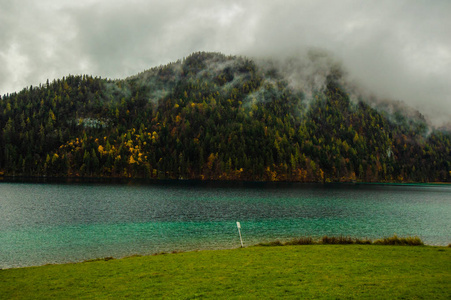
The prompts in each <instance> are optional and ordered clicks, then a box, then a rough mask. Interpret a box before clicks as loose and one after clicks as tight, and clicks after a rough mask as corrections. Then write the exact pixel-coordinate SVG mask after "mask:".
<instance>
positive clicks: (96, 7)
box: [0, 0, 451, 124]
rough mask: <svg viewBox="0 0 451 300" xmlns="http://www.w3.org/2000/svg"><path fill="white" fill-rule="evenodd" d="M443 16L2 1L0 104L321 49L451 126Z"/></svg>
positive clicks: (438, 4)
mask: <svg viewBox="0 0 451 300" xmlns="http://www.w3.org/2000/svg"><path fill="white" fill-rule="evenodd" d="M449 11H451V2H450V1H447V0H443V1H441V0H437V1H433V2H431V1H422V0H416V1H401V0H400V1H395V0H390V1H386V0H381V1H371V2H369V1H357V0H344V1H334V0H318V1H307V0H306V1H283V2H275V1H207V0H201V1H144V0H142V1H141V0H132V1H104V0H83V1H77V2H72V1H70V2H67V1H64V2H63V1H61V2H60V1H59V2H55V1H50V0H46V1H39V2H36V1H31V0H5V1H3V2H2V8H1V10H0V26H1V28H2V30H1V32H0V64H1V65H2V68H0V94H5V93H10V92H13V91H18V90H21V89H22V88H24V87H26V86H29V85H37V84H39V83H43V82H45V80H47V79H50V80H52V79H54V78H59V77H62V76H65V75H68V74H84V73H87V74H92V75H94V76H96V75H98V76H102V77H108V78H124V77H127V76H131V75H133V74H136V73H138V72H140V71H142V70H144V69H148V68H151V67H153V66H158V65H160V64H166V63H168V62H171V61H175V60H177V59H179V58H182V57H184V56H187V55H189V54H190V53H192V52H194V51H219V52H222V53H225V54H232V55H248V56H252V57H257V58H259V59H263V58H268V57H269V58H277V59H280V60H283V59H284V58H286V57H290V56H293V55H298V53H305V52H306V51H307V50H306V49H311V48H316V49H318V48H319V49H324V50H325V51H327V52H329V53H332V56H333V57H334V59H335V60H336V61H338V62H341V64H342V65H343V68H344V69H345V70H346V71H347V73H348V77H349V80H351V81H353V82H356V84H358V85H360V86H362V87H365V88H366V89H368V90H369V91H371V92H372V93H374V94H377V95H378V96H379V97H381V98H390V99H395V100H401V101H404V102H405V103H407V104H408V105H410V106H412V107H413V108H415V109H418V110H420V111H421V112H422V113H423V114H425V115H426V116H428V117H429V118H430V119H431V120H432V121H433V122H434V124H441V123H443V122H446V121H449V120H450V119H451V117H450V116H451V82H450V81H451V31H450V28H451V18H449ZM293 84H294V81H293Z"/></svg>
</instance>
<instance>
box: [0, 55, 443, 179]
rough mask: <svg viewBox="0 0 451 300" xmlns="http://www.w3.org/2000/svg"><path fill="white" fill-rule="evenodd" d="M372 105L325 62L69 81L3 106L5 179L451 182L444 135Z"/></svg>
mask: <svg viewBox="0 0 451 300" xmlns="http://www.w3.org/2000/svg"><path fill="white" fill-rule="evenodd" d="M373 100H374V99H373ZM373 100H372V99H365V98H364V97H363V96H356V95H355V93H354V92H353V90H352V89H351V88H350V85H348V84H347V83H346V78H345V76H344V75H343V72H342V70H341V68H340V66H339V65H337V64H334V63H331V62H330V61H328V60H327V59H326V60H325V59H324V57H323V56H321V55H316V56H315V55H312V56H310V57H309V58H308V59H307V61H305V60H304V61H302V60H296V59H292V60H291V61H284V62H277V61H271V62H270V61H266V62H262V61H255V60H252V59H250V58H245V57H236V56H225V55H223V54H220V53H205V52H198V53H193V54H191V55H190V56H188V57H186V58H184V59H183V60H179V61H177V62H174V63H171V64H168V65H165V66H160V67H155V68H152V69H150V70H147V71H144V72H142V73H140V74H138V75H136V76H132V77H129V78H126V79H124V80H106V79H101V78H97V77H92V76H87V75H84V76H67V77H64V78H62V79H59V80H55V81H53V82H47V83H45V84H43V85H40V86H39V87H29V88H26V89H24V90H22V91H21V92H18V93H13V94H10V95H5V96H3V97H2V98H1V99H0V129H1V130H0V134H1V139H0V153H1V156H0V174H2V173H3V174H4V175H7V176H22V175H23V176H64V177H66V176H68V177H73V176H77V177H78V176H81V177H139V178H158V179H213V180H265V181H300V182H329V181H340V182H348V181H363V182H375V181H377V182H412V181H413V182H437V181H441V182H451V133H450V132H449V131H446V130H445V128H443V130H435V131H434V130H432V129H431V128H430V127H429V126H428V125H427V122H426V120H425V119H424V117H423V116H422V115H421V114H420V113H418V112H415V111H413V110H408V109H405V107H403V106H400V105H399V104H396V103H395V102H390V101H388V102H387V101H385V102H383V101H373Z"/></svg>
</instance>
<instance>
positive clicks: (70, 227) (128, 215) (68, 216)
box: [0, 182, 451, 268]
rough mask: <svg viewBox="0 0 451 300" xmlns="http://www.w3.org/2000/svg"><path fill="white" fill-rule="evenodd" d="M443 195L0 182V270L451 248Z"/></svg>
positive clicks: (442, 191) (383, 188)
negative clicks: (311, 246) (381, 241)
mask: <svg viewBox="0 0 451 300" xmlns="http://www.w3.org/2000/svg"><path fill="white" fill-rule="evenodd" d="M450 216H451V187H450V186H430V185H420V186H405V185H404V186H395V185H306V184H256V183H249V184H233V183H222V184H218V183H202V182H169V183H168V182H165V183H152V184H143V183H132V184H93V183H77V184H62V183H58V184H48V183H0V268H11V267H21V266H32V265H42V264H47V263H63V262H76V261H82V260H86V259H93V258H98V257H106V256H113V257H123V256H129V255H133V254H143V255H144V254H152V253H156V252H162V251H166V252H167V251H173V250H183V251H186V250H196V249H219V248H233V247H239V245H240V242H239V237H238V232H237V228H236V221H240V222H241V226H242V235H243V240H244V243H245V245H252V244H256V243H258V242H262V241H271V240H275V239H282V240H283V239H289V238H292V237H300V236H313V237H320V236H323V235H335V236H337V235H346V236H352V237H359V238H372V239H374V238H380V237H386V236H392V235H393V234H397V235H398V236H419V237H420V238H421V239H422V240H423V241H424V242H425V243H427V244H430V245H448V244H449V243H450V242H451V218H450Z"/></svg>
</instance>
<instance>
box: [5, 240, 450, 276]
mask: <svg viewBox="0 0 451 300" xmlns="http://www.w3.org/2000/svg"><path fill="white" fill-rule="evenodd" d="M330 245H343V246H376V247H377V246H388V247H429V248H437V249H441V248H451V243H449V244H448V245H447V246H443V245H428V244H424V243H423V241H422V240H421V239H420V238H418V237H398V236H396V235H394V236H392V237H386V238H380V239H374V240H371V239H366V238H363V239H359V238H352V237H346V236H330V237H328V236H323V237H321V238H312V237H300V238H291V239H286V240H282V241H281V240H274V241H270V242H260V243H258V244H253V245H250V246H244V247H231V248H217V249H195V250H186V251H185V250H172V251H162V252H156V253H151V254H131V255H126V256H120V257H113V256H104V257H96V258H90V259H85V260H79V261H68V262H61V263H44V264H41V265H30V266H22V267H11V268H0V271H1V270H16V269H26V268H40V267H45V266H59V265H72V264H83V263H90V262H97V261H109V260H123V259H128V258H133V257H151V256H159V255H169V254H180V253H193V252H205V251H207V252H210V251H213V252H214V251H230V250H236V249H247V248H255V247H285V246H330Z"/></svg>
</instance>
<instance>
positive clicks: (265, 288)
mask: <svg viewBox="0 0 451 300" xmlns="http://www.w3.org/2000/svg"><path fill="white" fill-rule="evenodd" d="M125 297H131V298H165V299H195V298H212V299H218V298H219V299H225V298H227V299H233V298H244V299H268V298H269V299H271V298H273V299H275V298H281V297H284V298H304V299H305V298H307V299H308V298H315V299H317V298H331V299H332V298H333V299H337V298H338V299H345V298H356V299H362V298H370V299H375V298H376V299H387V298H388V299H451V248H449V247H430V246H416V247H413V246H410V247H409V246H378V245H305V246H283V247H249V248H243V249H233V250H216V251H200V252H186V253H176V254H162V255H156V256H148V257H130V258H124V259H118V260H115V259H113V260H99V261H92V262H84V263H77V264H64V265H47V266H42V267H31V268H21V269H7V270H0V299H49V298H57V299H62V298H63V299H82V298H95V299H99V298H100V299H101V298H108V299H113V298H114V299H116V298H125Z"/></svg>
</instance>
